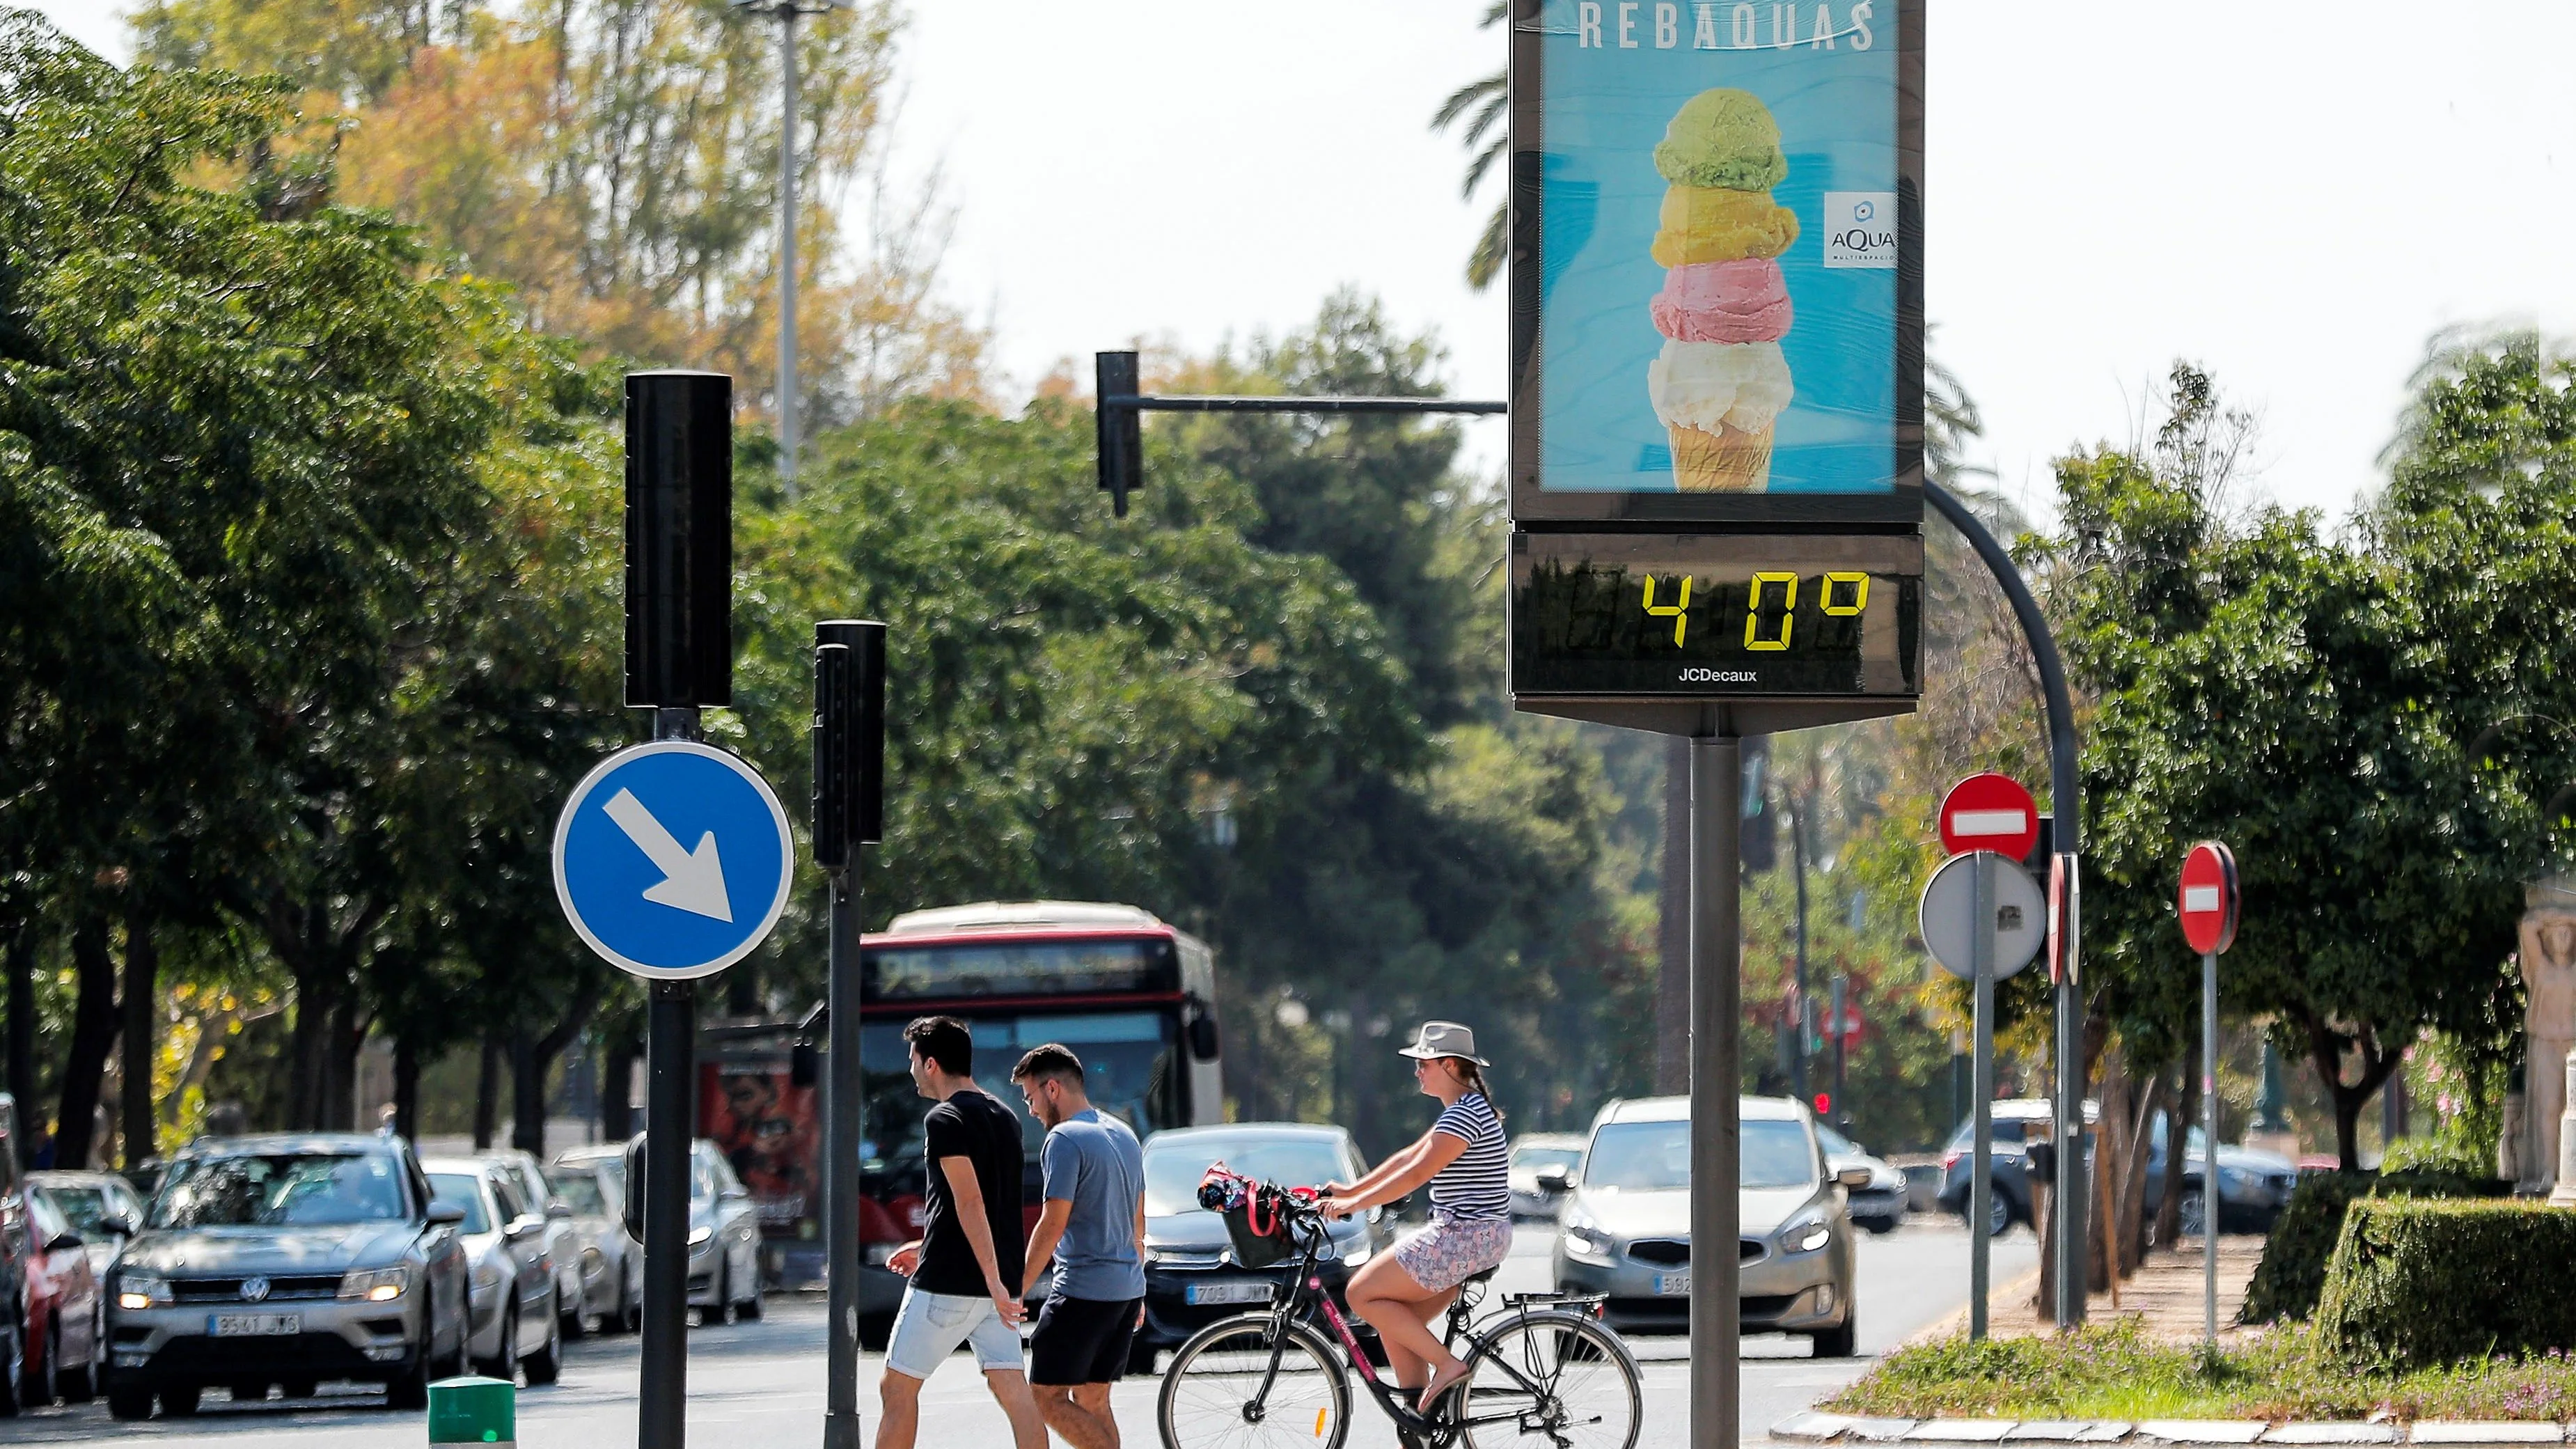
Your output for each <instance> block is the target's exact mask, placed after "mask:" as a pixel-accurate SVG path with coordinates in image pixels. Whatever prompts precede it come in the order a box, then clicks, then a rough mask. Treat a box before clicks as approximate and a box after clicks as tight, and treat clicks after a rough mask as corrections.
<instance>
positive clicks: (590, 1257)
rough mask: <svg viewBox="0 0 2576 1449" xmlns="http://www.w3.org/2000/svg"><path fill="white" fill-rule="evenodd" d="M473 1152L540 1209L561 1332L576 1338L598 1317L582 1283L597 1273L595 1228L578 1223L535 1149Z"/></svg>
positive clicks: (598, 1270) (520, 1194) (598, 1264)
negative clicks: (496, 1167)
mask: <svg viewBox="0 0 2576 1449" xmlns="http://www.w3.org/2000/svg"><path fill="white" fill-rule="evenodd" d="M474 1155H475V1156H477V1157H479V1158H482V1159H483V1160H484V1161H486V1162H492V1163H498V1164H499V1165H500V1166H501V1168H502V1170H503V1171H506V1172H508V1173H509V1174H510V1175H511V1180H512V1181H513V1182H515V1183H516V1184H518V1188H519V1197H520V1199H521V1200H522V1201H524V1202H527V1203H531V1204H533V1205H534V1206H535V1209H536V1211H538V1212H541V1213H543V1214H545V1217H546V1261H547V1262H550V1263H552V1264H554V1269H555V1302H556V1303H557V1304H559V1305H561V1308H562V1312H563V1331H564V1337H566V1338H579V1337H581V1336H582V1335H583V1334H584V1333H586V1332H588V1331H589V1330H590V1326H591V1325H592V1324H593V1323H596V1322H598V1316H597V1315H596V1314H594V1313H592V1312H591V1311H590V1307H589V1304H590V1294H589V1292H588V1291H587V1288H586V1286H585V1283H584V1276H585V1275H588V1276H589V1277H593V1278H595V1277H597V1276H599V1274H600V1272H601V1267H602V1264H601V1254H600V1249H599V1235H598V1233H597V1232H596V1231H594V1230H593V1229H591V1228H590V1227H588V1226H586V1225H585V1224H584V1223H582V1222H581V1220H580V1215H579V1214H577V1213H575V1212H574V1211H573V1209H572V1204H570V1203H568V1202H565V1201H563V1200H562V1199H561V1198H560V1197H558V1196H557V1195H556V1193H555V1189H554V1184H553V1183H551V1182H548V1181H547V1180H546V1170H545V1168H544V1167H543V1166H541V1165H539V1163H538V1162H537V1155H536V1154H535V1153H533V1152H527V1151H523V1150H520V1149H516V1148H511V1149H505V1150H501V1151H495V1152H478V1153H476V1154H474Z"/></svg>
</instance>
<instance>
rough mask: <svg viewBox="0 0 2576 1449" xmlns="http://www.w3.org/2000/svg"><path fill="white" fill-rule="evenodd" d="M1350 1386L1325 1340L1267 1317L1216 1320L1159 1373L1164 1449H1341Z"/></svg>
mask: <svg viewBox="0 0 2576 1449" xmlns="http://www.w3.org/2000/svg"><path fill="white" fill-rule="evenodd" d="M1350 1417H1351V1386H1350V1383H1349V1381H1348V1380H1346V1379H1344V1378H1343V1377H1342V1366H1341V1364H1340V1363H1338V1362H1337V1361H1335V1359H1334V1358H1333V1352H1332V1347H1331V1345H1330V1344H1328V1343H1326V1342H1325V1341H1324V1336H1323V1335H1322V1334H1320V1333H1317V1332H1316V1331H1315V1330H1314V1329H1312V1328H1310V1327H1308V1326H1307V1325H1305V1324H1303V1323H1288V1324H1284V1325H1283V1324H1281V1323H1280V1322H1279V1320H1278V1319H1276V1318H1274V1317H1272V1316H1271V1315H1269V1314H1267V1313H1244V1314H1238V1315H1236V1316H1235V1317H1232V1318H1221V1319H1218V1320H1217V1321H1216V1322H1214V1323H1211V1324H1209V1325H1208V1326H1207V1327H1205V1328H1202V1329H1200V1330H1199V1331H1198V1332H1197V1333H1195V1334H1192V1335H1191V1336H1190V1341H1189V1342H1187V1343H1184V1344H1182V1345H1181V1346H1180V1347H1179V1348H1178V1349H1177V1350H1175V1351H1174V1352H1173V1354H1172V1366H1171V1367H1170V1368H1168V1369H1165V1370H1164V1371H1163V1397H1162V1405H1161V1409H1160V1412H1159V1413H1158V1414H1157V1415H1156V1420H1157V1422H1158V1424H1159V1425H1160V1427H1161V1429H1162V1431H1163V1449H1342V1440H1343V1438H1344V1437H1345V1436H1347V1435H1348V1434H1349V1433H1350Z"/></svg>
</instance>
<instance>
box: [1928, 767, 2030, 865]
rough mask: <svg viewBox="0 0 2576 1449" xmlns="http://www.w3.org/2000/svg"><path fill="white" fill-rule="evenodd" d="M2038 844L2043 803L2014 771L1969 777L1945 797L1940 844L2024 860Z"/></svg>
mask: <svg viewBox="0 0 2576 1449" xmlns="http://www.w3.org/2000/svg"><path fill="white" fill-rule="evenodd" d="M2038 843H2039V802H2037V801H2035V800H2033V799H2031V798H2030V792H2029V791H2028V790H2025V789H2023V788H2022V786H2021V782H2020V781H2019V780H2016V779H2014V778H2013V777H2011V776H2010V775H1996V774H1984V775H1970V776H1969V777H1968V778H1966V779H1964V780H1961V781H1960V782H1959V783H1958V784H1956V785H1953V786H1951V787H1950V793H1949V794H1947V795H1945V796H1943V797H1942V798H1941V848H1942V849H1944V850H1946V851H1948V852H1950V853H1951V854H1952V855H1965V854H1967V853H1968V852H1969V851H1972V850H1991V851H1993V852H1995V853H1996V854H1997V855H2001V856H2003V857H2005V858H2007V859H2010V860H2020V859H2022V858H2023V857H2024V856H2027V855H2029V854H2030V848H2031V847H2032V846H2034V845H2036V844H2038Z"/></svg>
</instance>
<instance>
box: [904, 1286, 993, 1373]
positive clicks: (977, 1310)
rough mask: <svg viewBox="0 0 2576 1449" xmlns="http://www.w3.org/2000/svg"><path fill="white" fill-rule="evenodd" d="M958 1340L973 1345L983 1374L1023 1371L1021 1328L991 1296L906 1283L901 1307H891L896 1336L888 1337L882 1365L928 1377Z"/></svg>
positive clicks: (950, 1351) (959, 1342) (976, 1363)
mask: <svg viewBox="0 0 2576 1449" xmlns="http://www.w3.org/2000/svg"><path fill="white" fill-rule="evenodd" d="M961 1343H972V1344H973V1345H975V1366H976V1367H978V1368H980V1369H982V1370H983V1371H984V1372H986V1373H991V1372H993V1371H994V1370H996V1369H1009V1370H1010V1371H1011V1372H1013V1373H1018V1372H1020V1371H1021V1370H1022V1364H1021V1361H1020V1333H1019V1330H1018V1329H1015V1328H1013V1327H1011V1326H1010V1325H1009V1324H1007V1323H1004V1322H1003V1321H1002V1315H1001V1313H1000V1311H999V1310H997V1309H995V1308H994V1307H993V1300H992V1299H990V1298H983V1297H976V1298H965V1297H960V1296H959V1295H957V1294H953V1293H924V1292H922V1291H921V1290H920V1289H918V1288H912V1287H906V1288H905V1289H904V1290H903V1306H902V1307H901V1308H899V1309H897V1310H895V1315H894V1334H893V1336H892V1337H890V1338H888V1339H887V1340H886V1356H885V1365H886V1367H887V1368H890V1369H892V1370H894V1371H895V1372H896V1373H899V1374H903V1375H906V1376H908V1377H911V1378H916V1379H926V1378H928V1377H930V1374H931V1370H933V1369H936V1368H938V1367H939V1365H940V1363H941V1362H942V1361H943V1360H945V1359H946V1358H947V1357H948V1356H949V1355H950V1354H952V1353H955V1352H956V1351H957V1345H959V1344H961Z"/></svg>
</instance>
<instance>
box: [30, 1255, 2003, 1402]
mask: <svg viewBox="0 0 2576 1449" xmlns="http://www.w3.org/2000/svg"><path fill="white" fill-rule="evenodd" d="M1548 1242H1549V1235H1548V1234H1547V1233H1546V1232H1545V1231H1542V1230H1539V1229H1533V1228H1525V1229H1523V1230H1522V1231H1521V1233H1520V1236H1519V1239H1518V1241H1517V1242H1516V1243H1515V1245H1514V1248H1513V1255H1512V1259H1511V1261H1510V1262H1509V1263H1508V1264H1506V1265H1505V1267H1504V1270H1503V1272H1502V1273H1501V1274H1500V1275H1498V1277H1497V1280H1496V1287H1497V1291H1498V1292H1523V1291H1532V1290H1537V1289H1543V1288H1545V1287H1547V1286H1548V1282H1547V1277H1548V1269H1547V1250H1548ZM2037 1261H2038V1251H2037V1246H2036V1244H2035V1243H2034V1242H2033V1240H2032V1238H2031V1236H2030V1233H2029V1230H2028V1229H2024V1228H2016V1229H2014V1230H2013V1232H2012V1233H2011V1235H2010V1236H2008V1237H2006V1238H2004V1239H2003V1240H2002V1241H2001V1242H1999V1243H1997V1244H1996V1246H1995V1253H1994V1276H1995V1281H1996V1282H1997V1283H1999V1284H2000V1283H2005V1282H2009V1281H2011V1280H2012V1279H2013V1278H2015V1277H2018V1276H2019V1275H2021V1274H2022V1273H2025V1272H2027V1271H2029V1270H2030V1268H2031V1267H2032V1266H2034V1265H2035V1264H2036V1263H2037ZM1967 1284H1968V1238H1967V1234H1966V1233H1965V1232H1963V1231H1961V1230H1960V1229H1959V1227H1958V1226H1957V1225H1956V1224H1955V1222H1954V1221H1952V1220H1948V1219H1941V1220H1935V1221H1925V1220H1922V1219H1919V1218H1918V1219H1916V1220H1914V1221H1913V1222H1912V1223H1910V1224H1909V1225H1908V1226H1906V1227H1904V1228H1901V1229H1899V1230H1898V1231H1896V1232H1895V1233H1892V1234H1889V1235H1887V1236H1885V1237H1873V1236H1871V1235H1869V1234H1866V1233H1864V1234H1862V1235H1861V1238H1860V1257H1859V1297H1858V1302H1859V1304H1860V1311H1861V1329H1860V1350H1861V1357H1859V1358H1855V1359H1847V1360H1843V1361H1841V1362H1818V1361H1816V1360H1813V1359H1810V1358H1809V1357H1807V1344H1806V1341H1805V1340H1804V1339H1789V1338H1785V1337H1780V1336H1777V1335H1773V1336H1769V1337H1757V1338H1750V1339H1747V1340H1746V1341H1745V1344H1744V1367H1743V1374H1744V1377H1743V1393H1744V1414H1743V1427H1744V1439H1745V1440H1746V1441H1747V1442H1754V1441H1758V1440H1760V1439H1761V1438H1762V1437H1763V1436H1764V1433H1765V1432H1766V1431H1767V1429H1768V1428H1769V1426H1771V1425H1772V1424H1775V1423H1778V1422H1779V1421H1780V1420H1782V1419H1785V1418H1787V1417H1788V1416H1789V1415H1791V1414H1793V1413H1795V1412H1797V1411H1798V1410H1799V1409H1801V1408H1804V1407H1806V1406H1807V1405H1809V1404H1811V1403H1814V1402H1815V1401H1816V1400H1818V1399H1821V1398H1824V1397H1825V1396H1827V1395H1829V1394H1831V1393H1833V1392H1834V1391H1835V1390H1836V1389H1838V1388H1840V1387H1841V1386H1842V1385H1844V1384H1846V1383H1848V1382H1850V1381H1851V1380H1852V1379H1854V1378H1857V1377H1859V1376H1860V1375H1861V1374H1862V1373H1863V1372H1865V1371H1867V1369H1868V1367H1869V1363H1870V1358H1871V1356H1872V1355H1875V1354H1877V1353H1880V1352H1882V1351H1884V1350H1885V1349H1886V1348H1888V1347H1889V1346H1891V1345H1893V1344H1895V1343H1897V1342H1899V1341H1901V1340H1902V1339H1904V1338H1905V1337H1906V1336H1907V1335H1908V1334H1911V1333H1913V1332H1914V1331H1916V1330H1917V1329H1920V1328H1922V1327H1924V1326H1925V1325H1927V1324H1930V1323H1932V1322H1934V1321H1936V1320H1938V1319H1940V1318H1942V1317H1944V1316H1945V1315H1947V1314H1949V1313H1952V1312H1954V1311H1956V1310H1957V1309H1958V1308H1959V1307H1960V1306H1961V1305H1962V1304H1964V1303H1965V1302H1966V1301H1967ZM1631 1346H1632V1347H1633V1348H1634V1349H1635V1351H1636V1354H1637V1357H1638V1358H1639V1360H1641V1361H1642V1363H1643V1367H1644V1369H1645V1389H1646V1432H1645V1434H1644V1436H1643V1438H1642V1440H1641V1441H1640V1449H1684V1446H1685V1443H1686V1440H1687V1427H1688V1424H1687V1420H1688V1413H1687V1409H1688V1401H1689V1373H1690V1364H1689V1349H1688V1345H1687V1343H1686V1342H1685V1341H1684V1340H1682V1339H1678V1338H1666V1339H1659V1338H1641V1339H1635V1340H1632V1341H1631ZM689 1352H690V1362H689V1434H688V1440H689V1444H690V1446H691V1449H792V1446H804V1445H814V1444H819V1443H820V1442H821V1437H822V1418H823V1383H822V1373H823V1315H822V1311H821V1309H820V1306H819V1305H818V1304H814V1303H805V1302H797V1301H792V1300H778V1299H773V1300H772V1301H771V1304H770V1310H769V1314H768V1316H767V1317H766V1318H765V1319H764V1320H763V1321H761V1322H759V1323H745V1324H736V1325H733V1326H730V1327H721V1328H707V1329H700V1330H697V1331H694V1332H692V1333H691V1334H690V1335H689ZM635 1354H636V1347H635V1340H634V1339H633V1338H610V1339H592V1340H590V1341H587V1342H584V1343H577V1344H573V1345H571V1346H570V1348H569V1353H568V1358H567V1362H566V1364H565V1366H564V1373H563V1381H562V1382H561V1383H560V1384H557V1385H555V1386H553V1387H551V1388H544V1389H527V1390H522V1391H521V1392H520V1395H519V1443H520V1444H521V1445H523V1446H527V1449H572V1446H579V1449H592V1446H613V1445H620V1444H632V1443H634V1442H635V1395H636V1390H637V1370H636V1360H635ZM877 1373H878V1362H877V1360H876V1359H875V1357H874V1356H873V1355H871V1356H870V1357H869V1358H867V1359H866V1360H865V1361H863V1362H862V1364H861V1367H860V1381H861V1383H862V1384H863V1385H866V1386H868V1387H867V1388H866V1390H865V1391H863V1393H862V1394H861V1400H860V1401H861V1404H862V1405H863V1406H864V1407H865V1408H866V1409H867V1410H868V1412H867V1415H866V1418H867V1422H868V1428H869V1430H870V1432H871V1433H873V1431H874V1428H875V1413H874V1403H875V1393H874V1384H875V1382H876V1377H877ZM1153 1394H1154V1385H1153V1384H1152V1383H1150V1382H1141V1381H1140V1382H1129V1383H1127V1384H1125V1385H1122V1386H1121V1387H1120V1389H1119V1390H1118V1392H1117V1394H1116V1396H1115V1399H1114V1402H1115V1404H1116V1406H1117V1408H1118V1411H1119V1415H1120V1419H1121V1422H1122V1424H1123V1425H1124V1427H1125V1428H1126V1432H1127V1443H1128V1444H1129V1445H1131V1446H1137V1449H1151V1446H1152V1445H1153V1443H1154V1439H1153V1431H1152V1428H1151V1427H1150V1426H1151V1423H1152V1401H1153ZM383 1403H384V1401H383V1398H382V1396H381V1395H373V1394H359V1393H355V1392H343V1393H338V1394H331V1393H326V1394H324V1395H323V1396H321V1397H319V1398H315V1399H302V1400H297V1401H295V1402H293V1403H288V1402H285V1401H282V1400H277V1399H271V1400H269V1401H268V1402H266V1403H264V1404H258V1405H233V1404H228V1403H225V1402H223V1396H222V1394H221V1393H219V1392H209V1393H208V1394H207V1396H206V1407H205V1408H204V1410H203V1411H201V1412H200V1413H199V1414H198V1415H197V1416H196V1417H194V1418H191V1419H176V1420H172V1419H154V1420H151V1421H149V1422H145V1423H123V1424H121V1423H118V1422H116V1421H115V1420H113V1419H110V1418H109V1417H108V1414H107V1410H106V1407H105V1406H104V1405H98V1404H93V1405H88V1406H84V1407H81V1408H77V1409H73V1408H57V1409H45V1410H42V1411H38V1412H33V1413H29V1414H25V1415H22V1416H20V1417H19V1418H17V1419H14V1420H0V1444H60V1443H72V1442H81V1443H96V1442H101V1441H111V1442H113V1441H124V1440H133V1441H136V1442H145V1443H150V1444H153V1445H156V1446H161V1449H183V1446H196V1445H202V1446H207V1449H217V1446H220V1449H246V1446H248V1445H251V1444H254V1443H278V1444H287V1445H312V1446H324V1445H328V1446H335V1449H336V1446H342V1445H346V1446H350V1449H377V1446H388V1449H390V1446H394V1445H401V1446H404V1449H417V1446H419V1445H420V1444H421V1443H422V1442H423V1433H422V1425H421V1416H420V1415H418V1414H393V1413H388V1412H387V1411H386V1410H385V1409H384V1407H383ZM1357 1415H1358V1416H1357V1417H1356V1418H1355V1419H1354V1421H1353V1424H1352V1433H1351V1437H1350V1444H1351V1445H1352V1446H1353V1449H1395V1435H1394V1433H1393V1431H1392V1430H1391V1429H1390V1428H1389V1427H1388V1426H1387V1423H1386V1421H1385V1420H1384V1419H1382V1418H1380V1417H1379V1416H1378V1415H1377V1414H1376V1412H1375V1410H1374V1409H1372V1408H1369V1407H1366V1406H1365V1404H1363V1405H1362V1406H1361V1407H1360V1408H1359V1409H1358V1411H1357ZM922 1424H923V1432H922V1437H921V1449H990V1446H992V1445H996V1444H1007V1443H1008V1442H1009V1437H1008V1434H1007V1432H1006V1431H1005V1429H1004V1427H1003V1423H1002V1418H1001V1413H1000V1411H999V1410H997V1409H995V1408H994V1406H993V1402H992V1399H991V1397H990V1396H989V1395H987V1394H986V1393H985V1391H984V1385H983V1380H982V1378H981V1377H980V1376H979V1375H978V1374H976V1372H975V1370H974V1365H973V1362H972V1360H971V1359H968V1358H966V1357H962V1356H961V1357H958V1358H956V1359H952V1360H951V1361H950V1362H949V1363H948V1364H947V1365H946V1366H945V1367H943V1368H941V1370H940V1371H939V1373H938V1374H937V1375H935V1376H934V1377H933V1378H932V1379H931V1380H930V1382H929V1384H928V1385H927V1386H925V1388H924V1389H923V1392H922Z"/></svg>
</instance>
